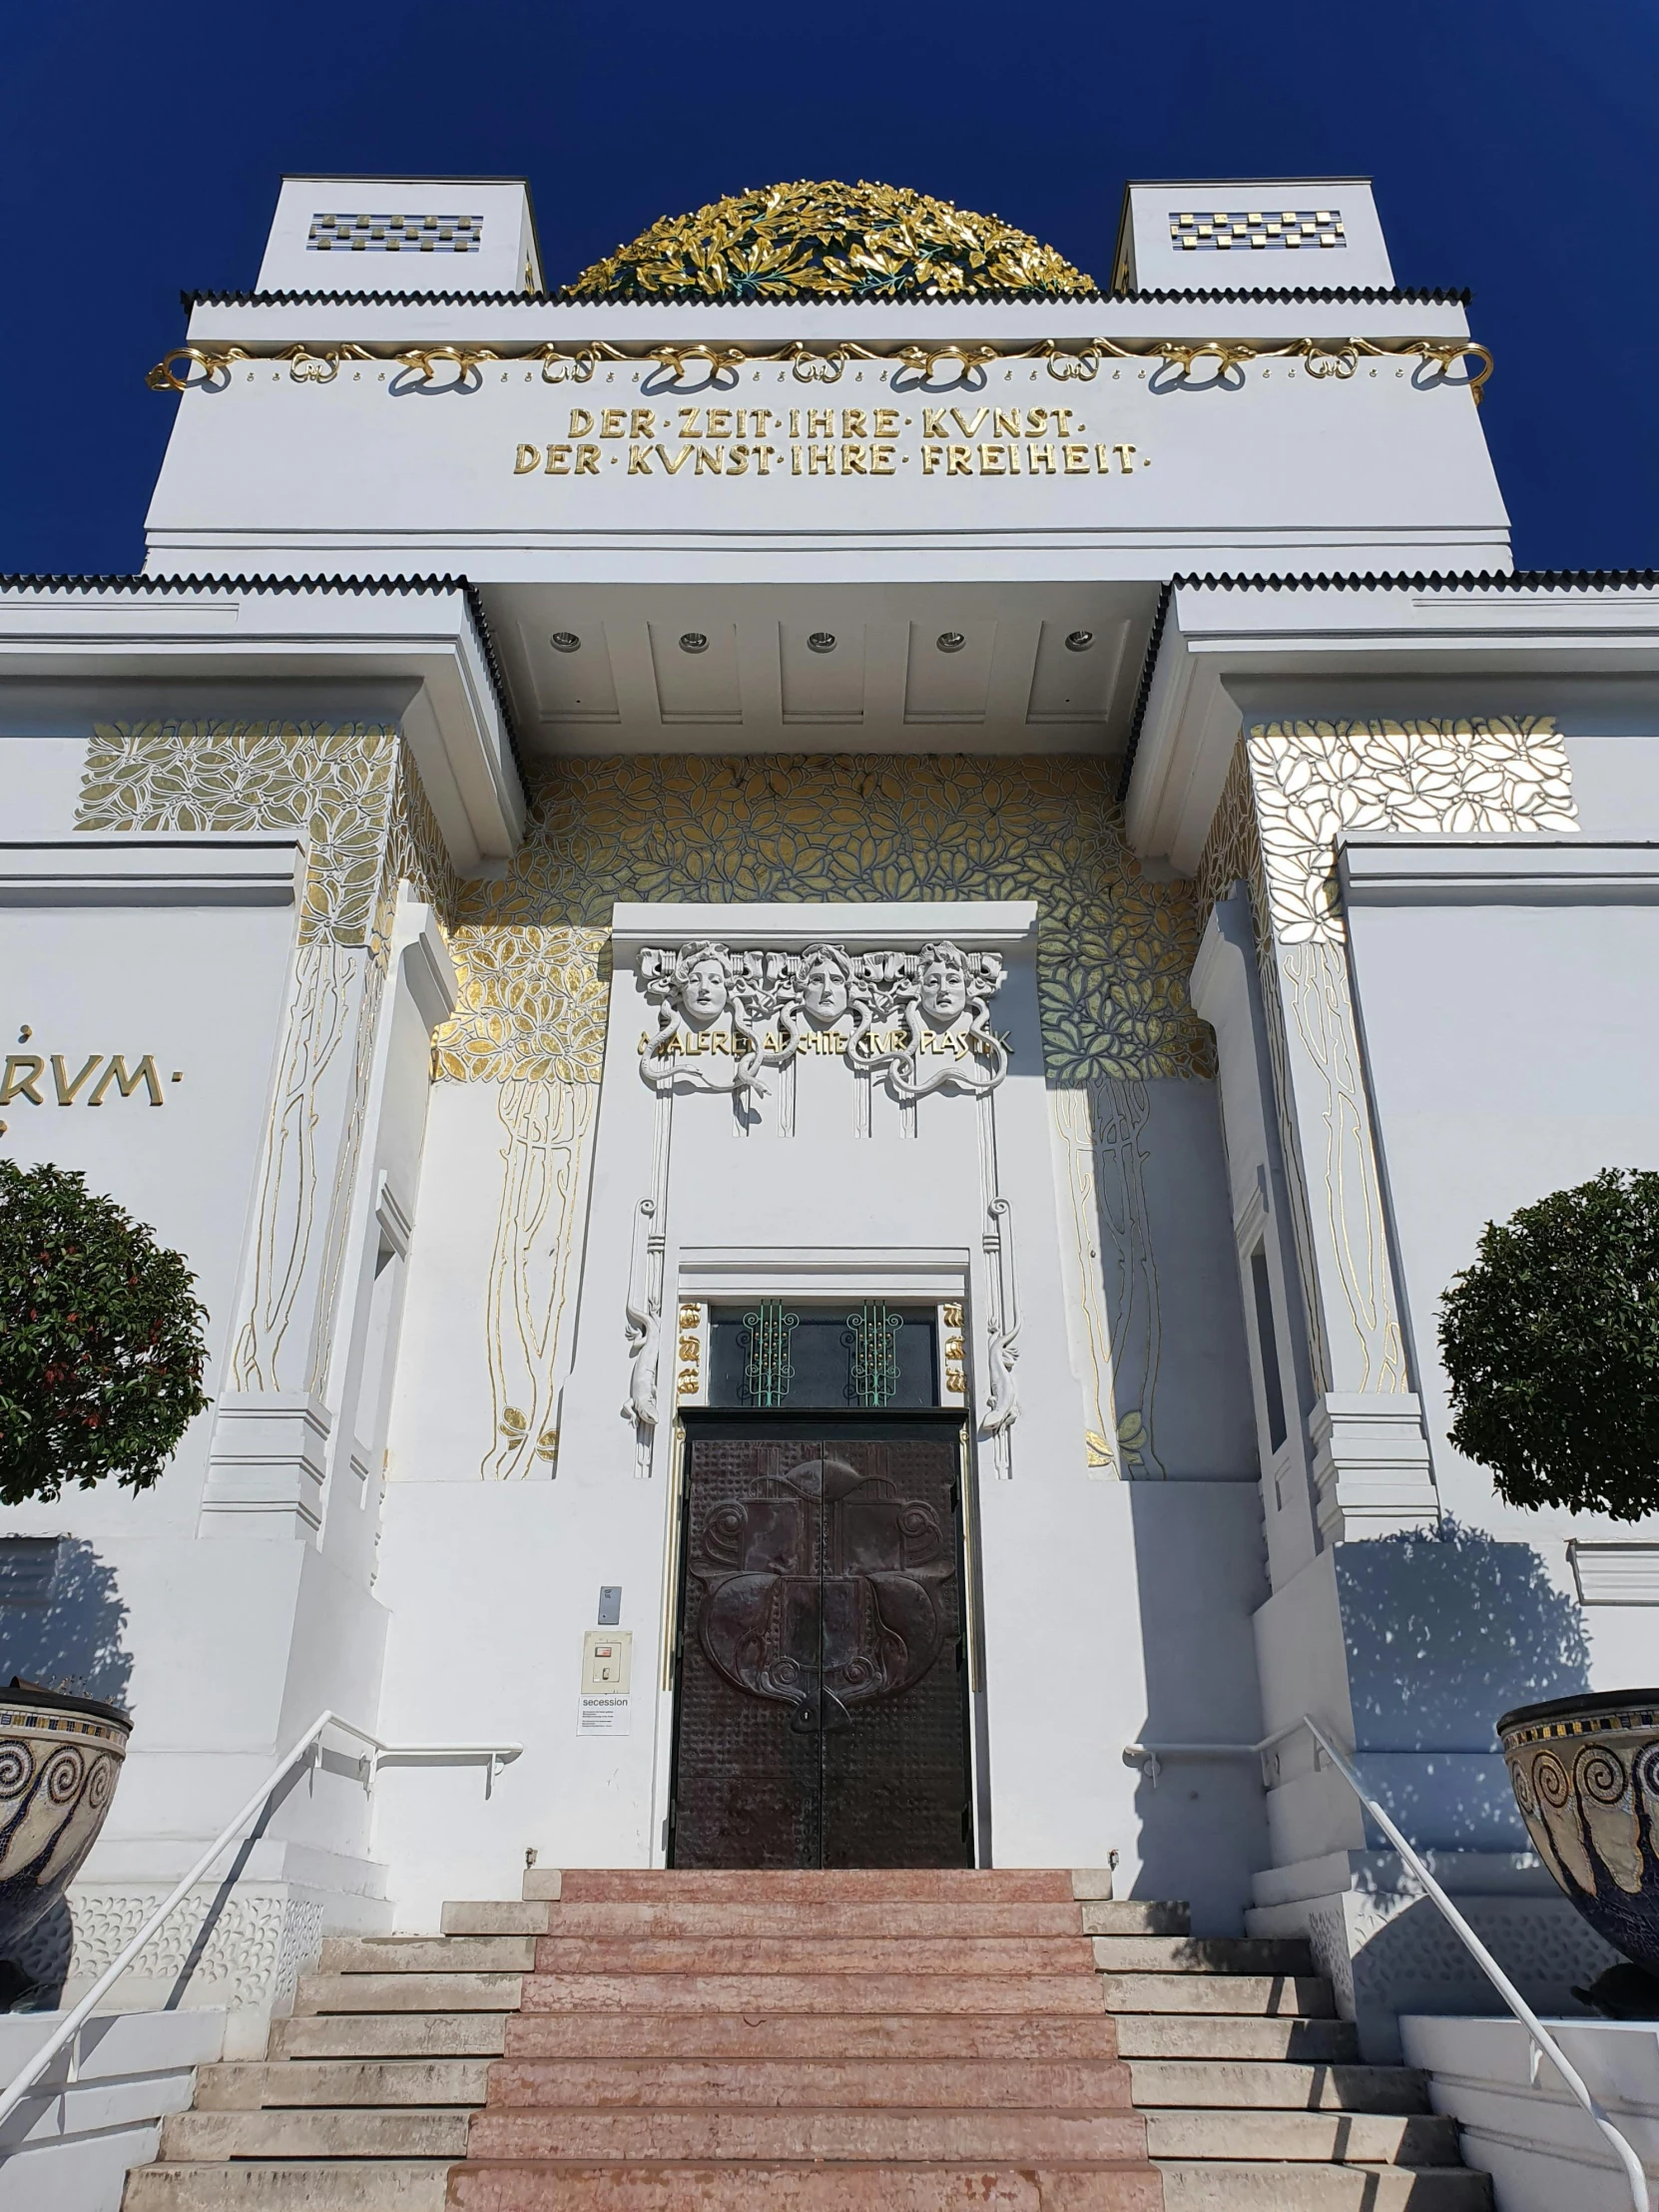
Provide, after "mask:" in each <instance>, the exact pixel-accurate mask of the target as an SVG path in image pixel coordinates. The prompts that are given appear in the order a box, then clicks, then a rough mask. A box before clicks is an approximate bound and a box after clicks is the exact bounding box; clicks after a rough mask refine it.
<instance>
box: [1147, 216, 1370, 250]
mask: <svg viewBox="0 0 1659 2212" xmlns="http://www.w3.org/2000/svg"><path fill="white" fill-rule="evenodd" d="M1169 235H1170V240H1171V242H1172V244H1174V245H1175V246H1178V247H1179V248H1180V249H1181V250H1182V252H1183V253H1186V254H1199V253H1206V252H1208V253H1221V254H1227V253H1231V252H1232V251H1233V249H1234V248H1235V247H1242V248H1243V250H1244V251H1245V252H1246V253H1247V254H1248V253H1250V252H1252V251H1253V250H1254V251H1255V252H1256V253H1262V252H1264V251H1265V252H1267V253H1280V254H1283V253H1298V252H1300V251H1301V250H1302V248H1304V247H1307V246H1311V247H1313V248H1314V249H1315V250H1316V252H1317V251H1318V250H1319V249H1320V248H1322V247H1323V248H1324V249H1326V251H1327V252H1329V251H1330V249H1331V248H1332V247H1334V246H1346V245H1347V244H1348V241H1347V239H1346V238H1345V237H1344V236H1343V218H1342V211H1341V210H1340V209H1338V208H1253V209H1250V210H1248V211H1246V212H1243V213H1241V212H1240V211H1238V210H1236V209H1233V210H1217V211H1216V212H1215V213H1213V214H1191V215H1189V214H1186V213H1184V212H1183V213H1181V214H1177V213H1176V211H1175V210H1174V209H1173V208H1172V209H1171V210H1170V219H1169Z"/></svg>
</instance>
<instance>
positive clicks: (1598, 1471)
mask: <svg viewBox="0 0 1659 2212" xmlns="http://www.w3.org/2000/svg"><path fill="white" fill-rule="evenodd" d="M1440 1353H1441V1357H1442V1359H1443V1361H1444V1363H1445V1371H1446V1375H1447V1377H1448V1378H1449V1380H1450V1383H1451V1399H1452V1406H1453V1409H1454V1411H1455V1414H1456V1418H1455V1420H1454V1421H1453V1423H1452V1426H1451V1441H1452V1442H1453V1443H1454V1444H1455V1445H1456V1447H1457V1449H1458V1450H1459V1451H1463V1452H1466V1453H1467V1454H1468V1456H1469V1457H1470V1458H1471V1459H1478V1460H1479V1461H1480V1462H1481V1464H1482V1465H1484V1466H1487V1467H1490V1468H1491V1469H1492V1472H1493V1475H1494V1477H1495V1486H1496V1489H1497V1492H1498V1495H1499V1496H1500V1497H1502V1498H1504V1499H1505V1500H1506V1501H1507V1502H1508V1503H1509V1504H1511V1505H1520V1506H1540V1505H1553V1506H1564V1507H1565V1508H1567V1509H1568V1510H1569V1511H1572V1512H1583V1513H1605V1514H1607V1515H1609V1517H1610V1518H1612V1519H1614V1520H1621V1521H1633V1520H1641V1519H1642V1518H1644V1517H1645V1516H1646V1515H1647V1514H1649V1513H1655V1512H1659V1175H1656V1174H1650V1173H1648V1172H1646V1171H1643V1170H1637V1171H1629V1172H1626V1171H1621V1170H1619V1169H1616V1168H1607V1169H1604V1170H1603V1171H1602V1173H1601V1174H1600V1175H1598V1176H1596V1177H1595V1178H1594V1180H1593V1181H1591V1182H1589V1183H1581V1184H1579V1185H1578V1186H1577V1187H1576V1188H1575V1189H1573V1190H1570V1191H1556V1192H1554V1193H1552V1195H1551V1196H1550V1197H1548V1198H1544V1199H1540V1200H1539V1201H1538V1203H1537V1204H1536V1205H1535V1206H1523V1207H1522V1208H1521V1209H1520V1211H1519V1212H1518V1213H1516V1214H1514V1215H1512V1216H1511V1218H1510V1219H1509V1220H1508V1221H1506V1222H1502V1223H1488V1224H1487V1226H1486V1229H1485V1232H1484V1233H1483V1235H1482V1236H1481V1239H1480V1244H1479V1248H1478V1253H1477V1256H1476V1259H1475V1262H1474V1265H1473V1266H1472V1267H1470V1268H1468V1269H1466V1270H1465V1271H1464V1272H1463V1273H1462V1274H1461V1275H1458V1276H1456V1277H1454V1278H1453V1280H1452V1283H1451V1287H1450V1289H1449V1290H1448V1291H1447V1292H1446V1294H1445V1296H1444V1298H1443V1299H1442V1300H1441V1302H1440Z"/></svg>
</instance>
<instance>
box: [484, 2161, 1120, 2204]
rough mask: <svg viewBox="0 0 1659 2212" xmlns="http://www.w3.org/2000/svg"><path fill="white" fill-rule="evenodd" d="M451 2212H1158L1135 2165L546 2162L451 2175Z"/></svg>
mask: <svg viewBox="0 0 1659 2212" xmlns="http://www.w3.org/2000/svg"><path fill="white" fill-rule="evenodd" d="M449 2205H450V2212H865V2208H867V2212H1163V2207H1164V2196H1163V2183H1162V2181H1161V2180H1160V2178H1159V2175H1158V2173H1157V2171H1156V2169H1155V2168H1153V2167H1151V2166H1148V2165H1142V2164H1140V2163H1135V2164H1126V2165H1098V2166H1059V2167H1056V2166H1050V2165H1046V2164H1045V2165H1042V2166H1020V2167H1008V2166H1004V2167H997V2166H986V2165H974V2164H966V2165H927V2166H917V2165H876V2164H870V2165H833V2166H828V2165H808V2164H791V2165H763V2164H753V2165H739V2164H732V2165H707V2164H704V2165H697V2166H691V2167H686V2166H676V2165H648V2164H635V2165H629V2166H622V2167H618V2166H596V2165H588V2166H582V2165H551V2164H538V2163H536V2162H534V2161H528V2162H525V2163H521V2164H496V2163H491V2164H482V2163H480V2164H478V2165H466V2166H461V2167H458V2168H457V2169H456V2172H455V2176H454V2179H453V2181H452V2183H451V2192H450V2197H449Z"/></svg>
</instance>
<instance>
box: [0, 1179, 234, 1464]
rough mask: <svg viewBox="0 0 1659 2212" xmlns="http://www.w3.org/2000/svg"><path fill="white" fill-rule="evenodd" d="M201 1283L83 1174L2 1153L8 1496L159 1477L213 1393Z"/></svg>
mask: <svg viewBox="0 0 1659 2212" xmlns="http://www.w3.org/2000/svg"><path fill="white" fill-rule="evenodd" d="M195 1287H196V1278H195V1276H194V1275H193V1274H192V1273H191V1271H190V1269H189V1267H188V1266H187V1265H186V1264H185V1261H184V1258H183V1256H182V1255H181V1254H179V1253H177V1252H169V1251H167V1250H165V1249H164V1247H162V1246H161V1245H159V1244H157V1242H156V1240H155V1238H154V1237H153V1236H152V1235H151V1233H150V1231H149V1230H148V1229H146V1228H145V1227H144V1226H143V1224H142V1223H139V1222H135V1221H134V1220H133V1219H132V1218H131V1216H130V1215H128V1214H126V1213H124V1212H123V1211H122V1209H121V1208H120V1207H119V1206H118V1205H116V1203H115V1202H114V1200H113V1199H108V1198H101V1197H98V1196H97V1195H96V1194H94V1193H93V1192H91V1191H89V1190H88V1189H87V1187H86V1178H85V1177H84V1176H83V1175H79V1174H76V1173H73V1172H71V1171H69V1170H66V1169H63V1168H56V1167H52V1166H50V1165H43V1166H40V1167H34V1168H28V1169H25V1168H21V1167H19V1166H18V1165H17V1163H16V1162H15V1161H13V1160H0V1503H3V1504H6V1505H19V1504H22V1503H23V1502H24V1501H25V1500H27V1499H37V1500H43V1501H49V1500H51V1499H52V1498H55V1497H57V1496H58V1495H59V1494H60V1493H61V1492H62V1491H63V1490H64V1489H65V1488H66V1487H67V1486H68V1485H70V1484H79V1486H80V1487H81V1488H82V1489H90V1488H91V1487H92V1485H93V1484H94V1483H95V1482H100V1481H102V1480H104V1478H105V1477H106V1476H108V1475H112V1474H113V1475H115V1476H116V1477H117V1478H118V1480H119V1481H120V1482H121V1484H122V1485H123V1486H124V1487H125V1488H127V1489H130V1490H146V1489H148V1488H149V1487H150V1485H151V1484H152V1483H153V1482H155V1481H156V1479H157V1478H158V1477H159V1475H160V1474H161V1471H162V1469H163V1467H165V1466H166V1464H167V1462H168V1460H169V1458H171V1456H172V1454H173V1452H174V1450H175V1449H176V1447H177V1445H178V1442H179V1439H180V1437H181V1436H182V1435H183V1434H184V1432H185V1429H186V1427H187V1426H188V1425H189V1423H190V1422H191V1421H192V1420H193V1419H194V1418H195V1416H196V1415H197V1414H198V1413H200V1412H201V1411H202V1410H203V1409H204V1407H205V1406H206V1405H207V1403H208V1399H207V1397H206V1396H205V1395H204V1394H203V1390H202V1373H203V1368H204V1365H205V1363H206V1360H207V1348H206V1345H205V1343H204V1341H203V1336H202V1325H203V1323H204V1322H205V1321H206V1320H207V1314H206V1312H205V1310H204V1308H203V1307H202V1306H201V1305H200V1304H199V1303H198V1301H197V1299H196V1296H195Z"/></svg>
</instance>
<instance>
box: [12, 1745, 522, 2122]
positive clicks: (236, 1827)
mask: <svg viewBox="0 0 1659 2212" xmlns="http://www.w3.org/2000/svg"><path fill="white" fill-rule="evenodd" d="M329 1728H337V1729H339V1730H340V1731H341V1733H342V1734H343V1735H346V1736H352V1737H355V1739H356V1740H357V1742H358V1743H361V1744H367V1745H368V1746H369V1747H370V1760H369V1768H370V1779H371V1780H372V1777H373V1775H374V1774H375V1773H376V1772H378V1768H379V1762H380V1760H381V1759H383V1758H385V1757H387V1756H388V1755H390V1754H394V1753H395V1754H401V1755H402V1756H404V1757H408V1756H411V1755H412V1756H417V1757H418V1756H421V1755H425V1756H426V1757H429V1758H436V1757H443V1756H448V1757H451V1758H452V1757H456V1756H458V1755H470V1756H474V1757H479V1758H485V1757H487V1758H488V1759H489V1761H490V1774H491V1776H492V1778H493V1776H494V1773H495V1770H496V1766H497V1764H498V1763H504V1762H505V1761H506V1760H509V1759H516V1758H517V1757H518V1756H519V1754H520V1753H521V1752H522V1751H523V1749H524V1746H523V1745H522V1744H387V1743H382V1742H381V1740H380V1738H379V1737H378V1736H371V1735H370V1734H369V1732H368V1730H367V1729H366V1728H356V1727H354V1726H353V1725H352V1723H351V1722H350V1721H345V1720H341V1719H340V1717H339V1715H338V1714H337V1713H319V1714H318V1715H317V1717H316V1719H315V1720H314V1721H312V1723H311V1725H310V1727H309V1728H307V1729H306V1731H305V1733H304V1735H303V1736H301V1737H300V1739H299V1741H298V1742H297V1743H296V1744H295V1745H294V1746H293V1748H292V1750H291V1751H289V1752H288V1754H287V1756H286V1757H285V1758H284V1759H283V1760H282V1761H281V1762H280V1763H279V1764H278V1765H277V1766H276V1767H275V1768H273V1770H272V1772H271V1773H270V1774H269V1775H267V1777H266V1779H265V1780H264V1781H263V1782H262V1783H261V1784H260V1786H259V1788H258V1789H257V1790H256V1791H255V1793H254V1795H253V1796H252V1797H251V1798H250V1799H249V1800H248V1803H247V1804H246V1805H245V1806H244V1807H243V1808H242V1810H241V1811H240V1812H239V1813H238V1814H237V1816H236V1818H235V1819H234V1820H231V1821H229V1822H227V1823H226V1825H225V1827H224V1828H222V1829H221V1830H220V1832H219V1834H218V1836H216V1837H215V1839H214V1841H213V1842H212V1843H211V1844H210V1845H209V1846H208V1848H207V1850H206V1851H205V1852H204V1853H203V1854H202V1856H201V1858H200V1859H198V1860H197V1862H196V1864H195V1866H194V1867H192V1868H191V1870H190V1872H189V1874H187V1875H186V1876H185V1877H184V1878H183V1880H182V1881H180V1882H179V1883H178V1884H177V1885H176V1886H175V1887H174V1888H173V1889H172V1890H171V1891H170V1892H169V1894H168V1895H167V1896H166V1897H165V1898H164V1899H163V1900H162V1902H161V1904H160V1905H158V1906H157V1908H156V1910H155V1911H154V1912H153V1913H152V1914H151V1915H150V1918H149V1919H148V1920H147V1921H146V1922H145V1923H144V1925H143V1927H142V1928H141V1929H140V1930H139V1932H138V1934H137V1935H136V1936H134V1937H133V1939H132V1940H131V1942H129V1943H128V1945H127V1947H126V1949H125V1950H123V1951H122V1952H121V1954H120V1956H119V1957H118V1958H116V1959H115V1960H114V1961H113V1962H112V1963H111V1964H110V1965H108V1966H106V1967H105V1969H104V1971H103V1972H102V1973H101V1974H100V1975H99V1977H98V1979H97V1980H96V1981H95V1982H94V1983H93V1985H92V1987H91V1988H90V1989H89V1990H88V1991H87V1993H86V1995H85V1996H84V1997H82V1999H81V2001H80V2003H79V2004H77V2005H76V2006H75V2007H74V2009H73V2010H72V2011H70V2012H68V2013H66V2014H65V2015H64V2018H63V2019H62V2020H61V2021H60V2022H59V2024H58V2027H57V2029H56V2031H55V2033H54V2034H52V2035H51V2036H50V2037H49V2038H48V2039H47V2041H46V2042H44V2043H43V2044H42V2045H41V2047H40V2049H39V2050H37V2051H36V2052H35V2053H34V2055H33V2056H32V2057H30V2058H29V2059H27V2060H26V2061H25V2062H24V2064H23V2066H22V2067H21V2068H20V2070H19V2071H18V2072H17V2073H15V2074H14V2075H13V2076H12V2078H11V2080H10V2081H9V2082H7V2084H6V2086H5V2088H4V2089H3V2090H0V2127H3V2126H4V2125H5V2123H6V2121H7V2120H9V2119H10V2118H11V2116H12V2114H13V2112H15V2111H16V2109H17V2107H18V2106H19V2105H20V2104H21V2103H22V2101H23V2099H24V2098H25V2097H26V2096H27V2095H28V2093H29V2091H30V2090H31V2089H32V2088H33V2087H34V2085H35V2083H36V2082H37V2081H38V2080H39V2079H40V2077H41V2075H42V2074H43V2073H44V2072H45V2071H46V2069H47V2067H48V2066H49V2065H50V2064H51V2063H52V2061H53V2059H54V2058H56V2056H57V2055H58V2053H59V2051H60V2050H62V2049H63V2048H64V2046H65V2045H66V2044H73V2042H74V2040H75V2038H76V2036H77V2035H78V2034H79V2033H80V2031H81V2029H82V2028H83V2027H84V2026H85V2025H86V2022H87V2021H88V2020H89V2019H90V2018H91V2016H92V2014H93V2011H94V2009H95V2008H96V2006H97V2004H98V2001H99V1999H100V1998H101V1997H102V1996H104V1995H106V1994H107V1993H108V1991H109V1990H110V1989H111V1988H113V1987H114V1985H115V1984H116V1982H118V1981H119V1980H120V1979H121V1976H122V1975H123V1974H124V1973H125V1972H126V1971H127V1968H128V1967H129V1966H130V1965H131V1964H132V1962H133V1960H134V1959H135V1958H136V1957H137V1956H138V1954H139V1952H140V1951H141V1950H142V1949H143V1948H144V1946H145V1944H146V1943H147V1942H149V1940H150V1938H151V1936H154V1935H155V1933H156V1931H157V1929H159V1928H160V1927H161V1926H162V1924H163V1922H164V1921H166V1920H167V1919H169V1917H170V1916H171V1915H172V1914H173V1913H174V1912H175V1911H176V1910H177V1908H178V1907H179V1906H180V1905H182V1904H183V1902H184V1900H185V1899H186V1898H187V1897H188V1896H189V1894H190V1892H191V1891H192V1890H193V1889H194V1888H195V1887H196V1885H197V1883H199V1882H200V1881H201V1879H202V1877H203V1876H204V1875H205V1874H206V1873H207V1871H208V1869H209V1868H210V1867H211V1866H212V1865H213V1863H214V1861H215V1860H216V1859H217V1858H218V1857H219V1855H220V1853H221V1852H223V1851H227V1850H229V1848H230V1847H231V1845H232V1844H234V1843H235V1842H236V1840H237V1838H238V1836H239V1835H240V1834H241V1833H242V1831H243V1829H244V1828H245V1827H246V1826H247V1825H248V1823H249V1822H250V1821H251V1820H252V1819H253V1818H254V1816H255V1814H256V1813H257V1812H258V1811H259V1810H260V1807H261V1806H262V1805H264V1803H265V1802H266V1800H267V1798H269V1797H270V1796H271V1794H272V1792H273V1791H274V1790H275V1789H276V1787H277V1784H278V1783H279V1782H281V1781H283V1780H284V1779H285V1778H286V1777H287V1776H288V1775H289V1774H291V1773H292V1771H293V1769H294V1768H295V1767H297V1766H298V1765H299V1764H300V1762H301V1761H302V1760H304V1759H307V1758H308V1757H309V1756H310V1754H311V1752H312V1751H313V1750H314V1749H315V1748H316V1745H317V1744H318V1742H319V1741H320V1739H321V1737H322V1735H323V1733H324V1731H325V1730H327V1729H329ZM71 2064H72V2066H73V2057H72V2059H71Z"/></svg>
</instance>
